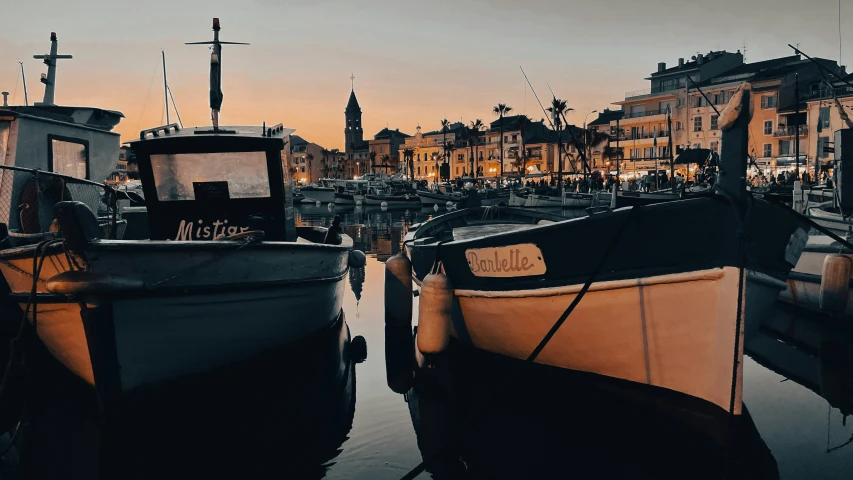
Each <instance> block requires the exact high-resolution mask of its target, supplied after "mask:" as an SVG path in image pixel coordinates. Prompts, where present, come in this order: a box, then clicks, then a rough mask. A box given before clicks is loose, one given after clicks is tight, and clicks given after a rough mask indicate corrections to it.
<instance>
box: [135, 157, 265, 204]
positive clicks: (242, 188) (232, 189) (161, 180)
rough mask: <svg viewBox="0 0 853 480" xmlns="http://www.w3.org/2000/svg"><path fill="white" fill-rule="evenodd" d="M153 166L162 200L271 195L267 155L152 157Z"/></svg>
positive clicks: (219, 198) (158, 193)
mask: <svg viewBox="0 0 853 480" xmlns="http://www.w3.org/2000/svg"><path fill="white" fill-rule="evenodd" d="M151 167H152V169H153V170H154V184H155V185H156V188H157V199H158V200H160V201H176V200H196V199H198V200H207V199H215V200H223V199H224V200H227V199H229V198H267V197H269V196H270V182H269V172H268V171H267V154H266V152H212V153H176V154H159V155H151ZM197 197H200V198H197Z"/></svg>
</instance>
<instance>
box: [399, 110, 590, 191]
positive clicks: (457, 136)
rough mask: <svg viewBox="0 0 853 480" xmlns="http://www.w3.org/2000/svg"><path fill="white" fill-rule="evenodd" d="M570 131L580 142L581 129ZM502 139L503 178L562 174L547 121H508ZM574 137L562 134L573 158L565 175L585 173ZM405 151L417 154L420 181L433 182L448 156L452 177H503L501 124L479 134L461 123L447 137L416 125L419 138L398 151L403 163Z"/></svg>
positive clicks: (554, 137)
mask: <svg viewBox="0 0 853 480" xmlns="http://www.w3.org/2000/svg"><path fill="white" fill-rule="evenodd" d="M571 128H572V133H575V134H576V135H577V136H578V138H579V136H580V129H578V128H577V127H574V126H572V127H571ZM522 130H523V134H522ZM503 136H504V137H503V152H504V154H503V163H504V169H503V172H504V176H520V175H525V174H530V173H534V174H535V173H549V172H552V171H553V172H556V171H557V170H558V165H557V163H556V162H557V160H556V159H557V133H556V132H555V131H553V130H551V129H550V128H548V127H547V126H546V125H545V124H544V120H536V121H534V120H531V119H529V118H527V117H524V116H522V115H512V116H507V117H504V118H503ZM571 138H572V137H571V134H570V133H569V131H568V130H565V131H563V143H564V144H565V145H566V147H565V148H566V150H568V153H569V154H568V155H563V164H564V168H563V171H564V173H571V172H574V171H577V172H581V166H580V163H579V162H578V159H579V158H578V157H577V153H578V152H577V149H576V148H575V147H574V146H573V145H570V144H571ZM445 140H446V141H447V142H448V143H451V144H452V145H453V149H452V150H451V151H449V152H448V153H447V154H446V153H445V149H444V147H443V145H444V142H445ZM406 149H411V150H412V151H413V152H414V153H413V158H412V167H413V172H412V173H413V178H415V179H417V180H430V181H432V180H433V179H434V178H435V177H436V175H438V173H439V170H437V169H438V168H440V165H441V164H442V163H445V158H444V157H445V156H449V158H448V159H446V161H447V163H448V168H449V169H450V177H451V178H459V177H462V176H463V175H468V176H477V177H485V178H492V179H494V178H497V177H499V176H500V171H501V170H500V165H501V119H497V120H495V121H493V122H491V123H489V124H487V125H486V128H485V129H484V130H483V131H480V132H476V131H474V130H472V129H470V128H469V127H466V126H465V125H464V124H463V123H461V122H456V123H452V124H450V125H449V129H448V130H447V132H442V131H441V130H433V131H430V132H426V133H423V132H421V127H420V126H418V127H417V133H416V134H415V135H414V136H413V137H409V138H407V139H406V141H405V143H404V144H403V145H401V146H400V159H401V161H405V158H404V154H403V152H404V151H405V150H406ZM404 167H405V165H404Z"/></svg>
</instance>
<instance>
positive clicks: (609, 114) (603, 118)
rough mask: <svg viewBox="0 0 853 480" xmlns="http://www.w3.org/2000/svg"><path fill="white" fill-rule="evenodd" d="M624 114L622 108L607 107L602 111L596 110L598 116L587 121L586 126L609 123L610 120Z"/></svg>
mask: <svg viewBox="0 0 853 480" xmlns="http://www.w3.org/2000/svg"><path fill="white" fill-rule="evenodd" d="M624 114H625V112H624V111H623V110H610V109H609V108H605V109H604V111H602V112H598V118H596V119H595V120H593V121H591V122H589V123H587V126H589V127H592V126H595V125H610V122H611V121H615V120H617V119H619V118H622V116H623V115H624Z"/></svg>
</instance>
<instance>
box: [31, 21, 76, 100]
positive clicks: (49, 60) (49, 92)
mask: <svg viewBox="0 0 853 480" xmlns="http://www.w3.org/2000/svg"><path fill="white" fill-rule="evenodd" d="M56 49H57V41H56V32H50V53H45V54H43V55H33V58H35V59H39V58H42V59H44V64H45V65H47V76H45V75H44V74H42V76H41V83H43V84H44V85H45V87H44V100H43V101H42V102H41V103H36V104H35V105H53V104H54V103H53V99H54V93H55V88H56V61H57V60H64V59H70V58H72V57H71V55H57V54H56ZM25 85H26V84H25ZM24 88H26V87H24Z"/></svg>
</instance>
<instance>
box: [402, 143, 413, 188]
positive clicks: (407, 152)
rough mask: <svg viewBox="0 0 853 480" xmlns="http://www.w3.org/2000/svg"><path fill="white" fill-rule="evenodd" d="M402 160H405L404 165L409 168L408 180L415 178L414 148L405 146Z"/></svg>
mask: <svg viewBox="0 0 853 480" xmlns="http://www.w3.org/2000/svg"><path fill="white" fill-rule="evenodd" d="M403 160H405V161H406V166H407V168H408V169H409V175H408V176H409V181H410V182H411V181H412V180H414V178H415V150H414V149H412V148H406V149H404V150H403Z"/></svg>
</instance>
